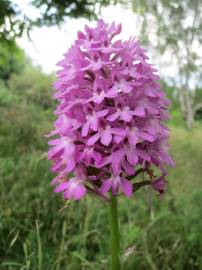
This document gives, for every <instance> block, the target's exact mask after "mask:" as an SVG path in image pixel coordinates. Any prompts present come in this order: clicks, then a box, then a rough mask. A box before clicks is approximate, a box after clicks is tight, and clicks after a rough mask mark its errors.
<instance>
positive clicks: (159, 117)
mask: <svg viewBox="0 0 202 270" xmlns="http://www.w3.org/2000/svg"><path fill="white" fill-rule="evenodd" d="M121 31H122V27H121V24H119V25H118V26H116V25H115V23H112V24H107V23H105V22H104V21H103V20H99V21H98V22H97V25H96V26H95V27H90V26H85V29H84V31H83V32H81V31H79V32H78V34H77V39H76V40H75V42H74V44H73V45H72V46H71V47H70V49H69V50H68V51H67V52H66V53H65V54H64V57H63V59H61V61H60V62H59V63H58V65H59V66H60V70H59V71H58V72H57V80H56V82H55V83H54V88H55V93H54V99H56V101H57V102H58V105H57V108H56V110H55V112H54V114H55V116H56V121H55V122H54V124H53V131H51V132H50V133H49V134H48V135H47V137H52V136H53V139H52V140H51V139H50V140H49V142H48V144H49V146H50V149H49V151H48V159H49V160H51V162H52V166H51V171H52V172H53V173H56V177H55V178H54V180H53V181H52V185H55V186H56V187H55V192H56V193H62V194H63V195H64V198H65V199H70V200H71V199H72V200H80V199H81V198H83V197H84V196H85V195H86V194H87V193H89V194H92V193H94V195H96V196H101V197H102V199H103V198H104V199H106V201H107V200H108V194H107V193H108V192H111V193H112V194H113V195H114V196H118V195H119V194H122V195H124V196H127V197H131V195H132V194H133V192H135V191H136V189H135V188H133V184H132V181H131V178H132V177H133V175H135V176H136V172H137V171H139V170H140V172H142V171H145V173H146V174H147V175H148V177H149V178H150V179H149V180H150V181H151V186H152V188H153V189H154V190H156V191H158V192H160V193H162V192H163V191H164V190H165V175H166V173H167V166H174V162H173V160H172V158H171V157H170V155H169V146H168V143H167V142H168V138H169V130H168V128H167V127H166V126H165V124H164V121H166V120H167V119H168V118H169V114H168V106H169V101H168V100H167V98H166V94H165V93H164V92H163V91H162V90H161V87H160V84H159V76H158V74H157V70H156V69H154V67H153V66H152V65H151V64H150V63H149V61H148V57H147V55H146V50H144V49H143V48H141V46H140V43H139V42H138V41H137V40H136V39H135V38H130V39H129V40H126V41H124V40H121V39H118V37H117V38H115V36H117V35H119V34H120V32H121ZM154 171H155V172H157V171H158V172H159V173H160V174H161V175H163V176H162V177H160V178H156V176H155V175H154V173H153V172H154ZM70 176H71V177H70ZM154 179H155V180H154ZM133 183H135V182H133ZM149 183H150V182H149ZM100 192H101V193H100Z"/></svg>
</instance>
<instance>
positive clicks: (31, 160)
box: [0, 64, 202, 270]
mask: <svg viewBox="0 0 202 270" xmlns="http://www.w3.org/2000/svg"><path fill="white" fill-rule="evenodd" d="M52 81H53V76H47V75H44V74H42V72H41V71H40V69H37V68H33V67H32V66H31V65H30V64H27V65H25V67H24V69H23V71H22V72H21V73H20V74H15V73H13V74H12V75H11V76H10V78H9V79H8V80H7V81H6V83H5V81H2V80H0V130H1V131H0V179H1V181H0V190H1V193H0V269H1V270H17V269H19V270H35V269H36V270H80V269H83V270H85V269H88V270H91V269H92V270H95V269H99V270H106V269H108V256H109V246H108V240H109V228H108V225H107V224H108V209H107V206H106V205H105V204H104V203H103V202H101V201H98V200H97V199H96V198H90V197H88V198H86V199H84V200H82V201H80V202H71V203H69V204H68V205H67V206H66V208H64V209H63V210H61V211H59V210H60V209H61V208H63V206H64V204H65V202H64V201H63V199H62V198H61V197H60V196H57V195H56V194H54V193H53V191H52V188H51V187H50V181H51V179H52V178H53V175H51V173H50V172H49V168H50V164H49V162H48V161H47V158H46V151H47V142H46V139H45V138H44V134H46V133H47V132H48V131H49V130H50V129H51V123H52V121H53V119H54V116H53V113H52V112H53V108H54V105H55V104H54V102H53V100H52V90H51V89H52V87H51V84H52ZM165 90H166V91H167V92H168V93H169V95H171V92H172V89H170V88H168V87H166V88H165ZM170 98H172V95H171V96H170ZM171 109H172V111H171V112H172V120H171V121H170V123H169V125H170V127H171V131H172V132H171V141H170V144H171V152H172V155H173V157H174V160H175V161H176V168H175V169H171V170H170V175H169V177H168V182H169V183H168V191H167V193H166V194H165V197H164V198H163V199H160V198H158V197H157V195H156V193H153V192H151V190H149V189H144V190H141V191H139V192H138V193H137V194H136V195H135V196H134V198H132V199H131V200H128V199H126V198H121V199H120V201H119V213H120V232H121V252H122V262H123V265H124V269H126V270H134V269H140V270H141V269H143V270H144V269H152V270H159V269H161V270H170V269H173V270H174V269H175V270H182V269H183V270H199V269H202V258H201V254H202V235H201V228H202V212H201V209H202V196H201V193H202V191H201V175H202V167H201V153H202V145H201V143H200V142H201V141H202V124H201V123H200V121H198V122H196V123H195V126H194V128H193V130H192V131H187V130H186V129H185V128H184V127H183V122H182V119H181V116H180V112H179V110H178V107H177V105H176V104H175V103H173V107H171Z"/></svg>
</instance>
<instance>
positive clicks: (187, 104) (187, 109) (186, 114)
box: [179, 86, 194, 129]
mask: <svg viewBox="0 0 202 270" xmlns="http://www.w3.org/2000/svg"><path fill="white" fill-rule="evenodd" d="M179 90H180V91H179V102H180V108H181V112H182V115H183V118H184V120H185V124H186V127H187V129H191V128H192V126H193V121H194V112H193V104H192V97H191V96H190V95H189V91H188V90H187V87H185V86H182V87H181V88H180V89H179Z"/></svg>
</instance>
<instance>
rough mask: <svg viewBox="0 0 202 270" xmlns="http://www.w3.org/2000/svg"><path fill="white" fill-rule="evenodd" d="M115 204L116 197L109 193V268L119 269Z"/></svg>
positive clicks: (116, 203) (116, 204)
mask: <svg viewBox="0 0 202 270" xmlns="http://www.w3.org/2000/svg"><path fill="white" fill-rule="evenodd" d="M117 206H118V201H117V197H116V196H113V195H112V194H111V200H110V213H109V221H110V231H111V268H110V269H111V270H121V264H120V245H119V229H118V210H117Z"/></svg>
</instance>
